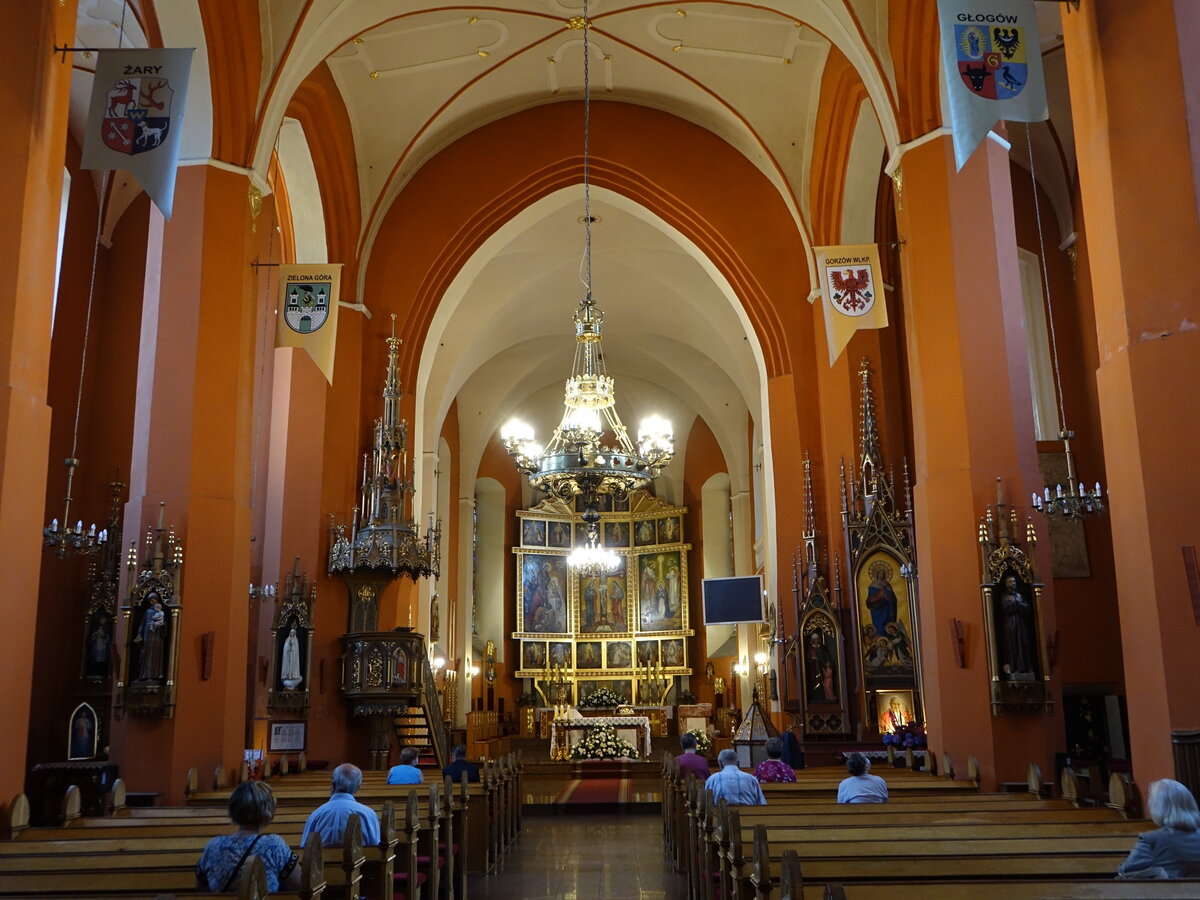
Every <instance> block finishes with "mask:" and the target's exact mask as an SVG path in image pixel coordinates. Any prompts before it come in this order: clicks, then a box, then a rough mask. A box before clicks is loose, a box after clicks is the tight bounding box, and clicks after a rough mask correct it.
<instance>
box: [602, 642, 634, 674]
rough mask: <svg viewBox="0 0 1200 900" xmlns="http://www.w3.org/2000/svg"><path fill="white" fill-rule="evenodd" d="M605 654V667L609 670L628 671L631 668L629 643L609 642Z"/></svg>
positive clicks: (631, 657) (631, 653)
mask: <svg viewBox="0 0 1200 900" xmlns="http://www.w3.org/2000/svg"><path fill="white" fill-rule="evenodd" d="M605 653H606V655H605V660H604V661H605V666H606V667H607V668H609V669H628V668H630V667H632V666H633V647H632V645H631V644H630V642H629V641H609V642H608V646H607V647H606V648H605Z"/></svg>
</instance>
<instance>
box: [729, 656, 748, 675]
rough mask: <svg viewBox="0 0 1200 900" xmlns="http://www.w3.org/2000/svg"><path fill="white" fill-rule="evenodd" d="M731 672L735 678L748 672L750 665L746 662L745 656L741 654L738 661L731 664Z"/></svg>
mask: <svg viewBox="0 0 1200 900" xmlns="http://www.w3.org/2000/svg"><path fill="white" fill-rule="evenodd" d="M733 674H734V677H735V678H736V677H741V676H743V675H749V674H750V666H748V665H747V664H746V657H744V656H743V657H742V661H741V662H740V663H734V664H733Z"/></svg>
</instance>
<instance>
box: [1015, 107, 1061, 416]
mask: <svg viewBox="0 0 1200 900" xmlns="http://www.w3.org/2000/svg"><path fill="white" fill-rule="evenodd" d="M1030 132H1031V129H1030V127H1029V123H1026V124H1025V147H1026V150H1027V151H1028V153H1029V178H1030V181H1031V182H1032V185H1033V217H1034V220H1035V221H1036V222H1037V233H1038V261H1039V262H1040V263H1041V267H1042V291H1043V292H1044V293H1045V296H1046V319H1047V320H1048V321H1049V323H1050V355H1051V357H1052V358H1053V361H1054V391H1055V400H1057V401H1058V427H1059V429H1060V435H1066V434H1070V431H1069V429H1068V428H1067V410H1066V404H1065V403H1064V402H1063V389H1062V370H1061V369H1060V368H1059V365H1058V335H1057V333H1056V331H1055V328H1054V303H1053V301H1052V300H1051V298H1050V272H1049V269H1048V267H1047V265H1046V240H1045V237H1044V235H1043V233H1042V208H1041V202H1040V200H1039V199H1038V185H1037V169H1036V168H1035V167H1034V162H1033V138H1032V136H1031V134H1030Z"/></svg>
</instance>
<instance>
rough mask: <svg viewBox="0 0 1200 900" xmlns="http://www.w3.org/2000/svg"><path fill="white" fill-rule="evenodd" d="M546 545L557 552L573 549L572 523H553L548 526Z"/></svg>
mask: <svg viewBox="0 0 1200 900" xmlns="http://www.w3.org/2000/svg"><path fill="white" fill-rule="evenodd" d="M546 543H547V544H548V545H549V546H551V547H553V548H555V549H556V550H570V549H571V523H570V522H551V523H549V525H548V526H547V531H546Z"/></svg>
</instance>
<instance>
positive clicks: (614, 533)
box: [604, 522, 629, 548]
mask: <svg viewBox="0 0 1200 900" xmlns="http://www.w3.org/2000/svg"><path fill="white" fill-rule="evenodd" d="M604 546H605V547H620V548H624V547H628V546H629V523H628V522H605V523H604Z"/></svg>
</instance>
